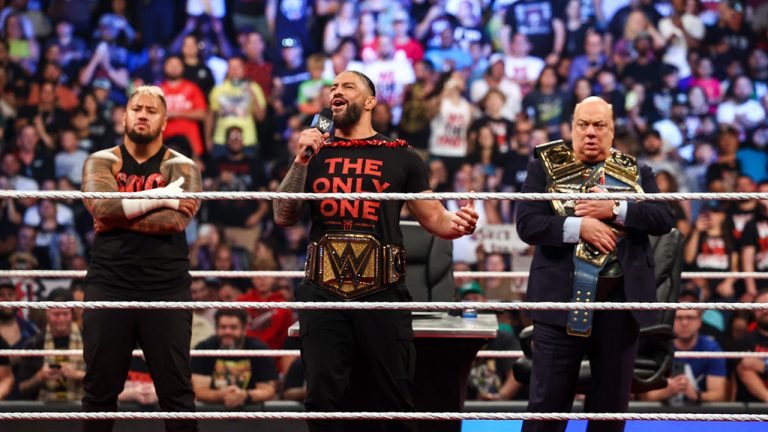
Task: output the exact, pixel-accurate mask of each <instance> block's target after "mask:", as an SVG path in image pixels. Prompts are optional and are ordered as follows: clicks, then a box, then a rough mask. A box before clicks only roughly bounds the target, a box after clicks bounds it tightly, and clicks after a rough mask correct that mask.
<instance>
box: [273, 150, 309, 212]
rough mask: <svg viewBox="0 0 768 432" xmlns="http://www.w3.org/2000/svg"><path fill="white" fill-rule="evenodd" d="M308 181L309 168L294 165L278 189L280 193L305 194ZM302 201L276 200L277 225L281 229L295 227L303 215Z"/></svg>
mask: <svg viewBox="0 0 768 432" xmlns="http://www.w3.org/2000/svg"><path fill="white" fill-rule="evenodd" d="M306 181H307V166H306V165H301V164H298V163H294V164H293V165H291V168H290V169H289V170H288V174H286V175H285V178H284V179H283V181H282V182H281V183H280V186H279V187H278V188H277V191H278V192H304V183H305V182H306ZM303 203H304V202H303V201H302V200H282V199H280V200H275V201H274V203H273V205H274V215H275V223H276V224H277V225H278V226H281V227H288V226H291V225H295V224H296V222H297V221H298V220H299V216H300V215H301V205H302V204H303Z"/></svg>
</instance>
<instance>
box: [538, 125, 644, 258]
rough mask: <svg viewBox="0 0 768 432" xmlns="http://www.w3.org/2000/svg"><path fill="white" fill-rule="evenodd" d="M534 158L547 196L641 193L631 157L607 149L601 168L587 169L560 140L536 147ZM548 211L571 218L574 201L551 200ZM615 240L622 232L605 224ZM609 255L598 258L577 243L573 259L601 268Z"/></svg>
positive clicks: (595, 252)
mask: <svg viewBox="0 0 768 432" xmlns="http://www.w3.org/2000/svg"><path fill="white" fill-rule="evenodd" d="M536 155H537V156H538V157H539V158H541V161H542V163H543V164H544V171H546V173H547V178H548V184H547V192H552V193H554V192H559V193H568V194H570V193H587V192H589V190H590V189H591V188H592V187H593V186H596V185H597V186H600V187H601V188H602V189H603V190H604V191H605V192H609V193H610V192H614V193H619V192H643V188H642V187H640V185H639V184H638V182H639V180H640V171H639V169H638V166H637V160H636V159H635V157H634V156H630V155H627V154H624V153H622V152H620V151H618V150H615V149H611V154H610V156H608V159H606V160H605V163H604V164H599V165H597V166H591V165H587V164H585V163H584V162H582V161H580V160H579V159H578V158H576V154H575V153H574V152H573V149H572V148H571V147H570V146H568V145H566V144H565V142H563V141H562V140H559V141H553V142H550V143H546V144H542V145H539V146H536ZM552 207H553V208H554V210H555V213H557V214H558V215H560V216H574V212H575V207H576V201H575V200H555V201H552ZM609 226H610V227H611V229H612V230H613V231H614V232H615V233H616V235H617V236H620V237H623V236H624V234H625V233H624V230H623V229H622V228H621V227H618V226H616V225H614V224H609ZM609 255H615V254H601V253H600V251H598V250H597V249H596V248H595V247H594V246H592V245H591V244H589V243H585V242H583V241H581V240H580V241H579V244H578V245H577V246H576V256H577V257H578V258H580V259H583V260H584V261H587V262H589V263H592V264H594V265H596V266H602V265H603V264H604V263H605V261H606V260H607V259H608V257H609Z"/></svg>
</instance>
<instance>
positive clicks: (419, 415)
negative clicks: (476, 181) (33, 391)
mask: <svg viewBox="0 0 768 432" xmlns="http://www.w3.org/2000/svg"><path fill="white" fill-rule="evenodd" d="M109 419H114V420H146V419H152V420H191V419H195V420H235V419H239V420H246V419H247V420H612V421H619V420H625V421H626V420H643V421H646V420H666V421H727V422H765V421H768V414H699V413H697V414H690V413H530V412H521V413H494V412H268V411H259V412H243V411H225V412H0V420H109Z"/></svg>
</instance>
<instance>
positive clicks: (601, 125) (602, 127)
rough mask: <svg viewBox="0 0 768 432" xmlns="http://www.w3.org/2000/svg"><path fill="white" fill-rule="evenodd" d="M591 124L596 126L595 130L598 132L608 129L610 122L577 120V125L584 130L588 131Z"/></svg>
mask: <svg viewBox="0 0 768 432" xmlns="http://www.w3.org/2000/svg"><path fill="white" fill-rule="evenodd" d="M590 126H592V127H593V128H595V132H597V133H600V132H604V131H605V130H606V129H608V123H605V122H595V123H590V122H586V121H577V122H576V127H577V128H578V129H579V130H580V131H582V132H586V131H587V130H588V129H589V127H590Z"/></svg>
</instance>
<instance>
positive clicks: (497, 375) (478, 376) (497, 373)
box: [467, 330, 520, 399]
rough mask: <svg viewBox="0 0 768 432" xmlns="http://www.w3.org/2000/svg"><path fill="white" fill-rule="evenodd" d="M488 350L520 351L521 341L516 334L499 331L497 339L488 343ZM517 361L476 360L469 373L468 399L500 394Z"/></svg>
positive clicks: (502, 359) (497, 359)
mask: <svg viewBox="0 0 768 432" xmlns="http://www.w3.org/2000/svg"><path fill="white" fill-rule="evenodd" d="M484 349H486V350H491V351H495V350H519V349H520V341H518V340H517V337H515V335H514V333H512V332H510V331H506V330H499V332H498V335H497V336H496V339H494V340H492V341H490V342H488V345H486V347H485V348H484ZM514 363H515V360H514V359H511V358H479V359H475V361H474V364H473V365H472V369H470V372H469V380H468V383H467V399H477V398H478V396H479V393H480V392H484V393H490V394H494V393H498V392H499V389H501V386H502V385H504V381H505V380H506V379H507V374H508V373H509V371H511V370H512V366H513V365H514Z"/></svg>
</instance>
